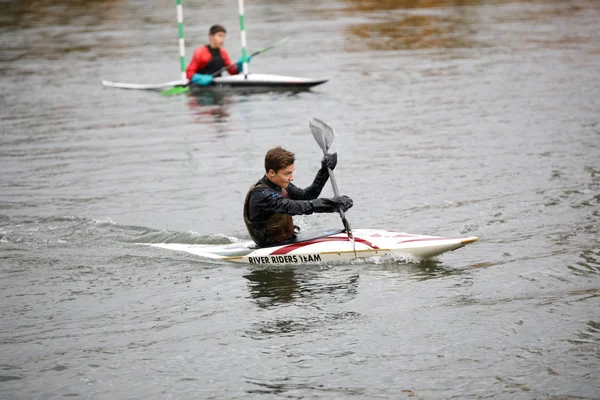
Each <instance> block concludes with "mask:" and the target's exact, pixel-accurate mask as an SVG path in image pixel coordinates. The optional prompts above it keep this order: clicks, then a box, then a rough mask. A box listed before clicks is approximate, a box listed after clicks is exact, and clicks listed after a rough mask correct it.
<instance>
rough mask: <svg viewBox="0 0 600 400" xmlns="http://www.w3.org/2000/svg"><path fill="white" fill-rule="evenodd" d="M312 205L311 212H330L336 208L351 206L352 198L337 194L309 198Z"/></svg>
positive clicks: (345, 208)
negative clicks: (328, 196)
mask: <svg viewBox="0 0 600 400" xmlns="http://www.w3.org/2000/svg"><path fill="white" fill-rule="evenodd" d="M311 203H312V205H313V212H317V213H331V212H336V211H337V210H340V209H342V210H344V211H346V210H348V209H349V208H350V207H352V204H353V203H352V199H351V198H350V197H348V196H337V197H333V198H331V199H325V198H319V199H314V200H311Z"/></svg>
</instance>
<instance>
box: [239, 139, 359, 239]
mask: <svg viewBox="0 0 600 400" xmlns="http://www.w3.org/2000/svg"><path fill="white" fill-rule="evenodd" d="M294 161H295V156H294V153H292V152H290V151H287V150H285V149H283V148H281V147H275V148H273V149H271V150H269V151H268V152H267V155H266V156H265V175H264V176H263V177H262V179H260V180H259V181H258V182H256V183H255V184H254V185H252V187H251V188H250V190H249V191H248V194H247V195H246V200H245V202H244V222H245V223H246V228H248V233H249V234H250V237H252V240H254V242H255V243H256V244H257V245H259V246H260V247H265V246H271V245H274V244H277V243H280V242H283V241H286V240H288V239H291V238H293V237H294V234H295V229H294V228H295V227H294V223H293V220H292V215H302V214H312V213H332V212H336V211H338V209H342V210H344V211H347V210H348V209H349V208H350V207H352V199H350V198H349V197H348V196H338V197H333V198H330V199H327V198H318V197H319V195H320V194H321V191H322V190H323V186H325V183H327V180H328V179H329V170H328V168H330V169H331V170H333V169H334V168H335V166H336V164H337V153H333V154H328V155H326V156H324V157H323V159H322V160H321V168H320V169H319V171H318V172H317V175H316V176H315V179H314V181H313V183H312V184H311V185H310V186H309V187H307V188H305V189H301V188H299V187H297V186H296V185H294V184H293V183H292V181H293V180H294Z"/></svg>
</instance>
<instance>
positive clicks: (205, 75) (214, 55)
mask: <svg viewBox="0 0 600 400" xmlns="http://www.w3.org/2000/svg"><path fill="white" fill-rule="evenodd" d="M226 34H227V31H226V30H225V28H224V27H223V26H221V25H213V26H211V27H210V30H209V31H208V41H209V44H207V45H205V46H202V47H199V48H197V49H196V51H194V56H193V57H192V61H190V64H189V65H188V67H187V69H186V71H185V73H186V76H187V78H188V79H189V80H190V82H191V83H195V84H197V85H201V86H206V85H209V84H210V83H211V82H212V80H213V76H212V74H214V73H215V72H217V71H219V70H220V69H221V68H223V67H230V68H228V69H227V72H229V74H230V75H236V74H238V73H240V72H242V60H241V59H240V60H238V62H237V63H236V64H233V63H232V62H231V59H230V58H229V54H227V52H226V51H225V49H224V48H223V44H224V43H225V36H226ZM248 62H250V57H248ZM216 76H221V74H217V75H216Z"/></svg>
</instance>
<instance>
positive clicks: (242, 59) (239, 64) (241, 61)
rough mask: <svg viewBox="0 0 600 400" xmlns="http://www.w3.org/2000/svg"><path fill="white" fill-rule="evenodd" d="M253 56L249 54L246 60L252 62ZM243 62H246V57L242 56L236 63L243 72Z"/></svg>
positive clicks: (239, 70)
mask: <svg viewBox="0 0 600 400" xmlns="http://www.w3.org/2000/svg"><path fill="white" fill-rule="evenodd" d="M251 58H252V56H247V57H246V62H248V63H250V59H251ZM243 64H244V58H243V57H240V59H239V60H237V62H236V63H235V67H236V68H237V70H238V72H242V70H243V68H244V67H243Z"/></svg>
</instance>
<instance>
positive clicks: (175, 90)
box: [160, 36, 291, 96]
mask: <svg viewBox="0 0 600 400" xmlns="http://www.w3.org/2000/svg"><path fill="white" fill-rule="evenodd" d="M290 39H291V37H290V36H287V37H284V38H283V39H281V40H279V41H277V42H275V43H273V44H270V45H268V46H267V47H263V48H262V49H260V50H256V51H255V52H254V53H252V54H250V58H252V57H256V56H257V55H259V54H262V53H264V52H266V51H269V50H271V49H274V48H275V47H277V46H279V45H280V44H283V43H285V42H287V41H288V40H290ZM233 65H235V64H232V65H228V66H226V67H223V68H221V69H220V70H218V71H217V72H215V73H213V74H212V76H217V75H219V74H221V73H222V72H223V71H225V70H226V69H229V68H231V67H232V66H233ZM240 72H241V71H240ZM189 90H190V84H189V83H186V84H182V85H177V86H174V87H172V88H169V89H166V90H163V91H162V92H161V93H160V94H161V95H164V96H171V95H175V94H182V93H186V92H188V91H189Z"/></svg>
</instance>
